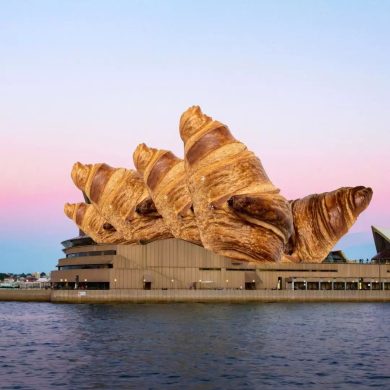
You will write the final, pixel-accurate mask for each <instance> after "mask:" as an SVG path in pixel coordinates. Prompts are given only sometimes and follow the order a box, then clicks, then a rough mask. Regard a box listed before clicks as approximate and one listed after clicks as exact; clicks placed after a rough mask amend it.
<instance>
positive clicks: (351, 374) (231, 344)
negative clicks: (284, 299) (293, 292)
mask: <svg viewBox="0 0 390 390" xmlns="http://www.w3.org/2000/svg"><path fill="white" fill-rule="evenodd" d="M389 334H390V305H389V304H381V303H372V304H367V303H349V304H348V303H338V304H335V303H333V304H328V303H326V304H280V303H278V304H245V305H237V304H235V305H234V304H218V305H212V304H169V305H168V304H165V305H164V304H159V305H158V304H156V305H154V304H153V305H152V304H150V305H140V304H138V305H132V304H129V305H123V304H122V305H60V304H50V303H19V302H0V388H2V389H8V388H10V389H13V388H15V389H16V388H19V389H37V388H43V389H47V388H53V387H62V388H67V389H68V388H69V389H71V388H72V389H82V388H86V389H87V388H88V389H89V388H100V389H129V388H130V389H131V388H137V389H148V388H150V389H161V388H162V389H164V388H173V389H176V388H177V389H231V388H234V389H241V388H249V389H251V388H252V389H271V388H272V389H281V388H285V389H313V388H314V389H322V388H323V389H327V388H331V389H348V388H351V389H352V388H353V389H365V388H370V387H378V388H382V389H390V342H389V341H390V336H389Z"/></svg>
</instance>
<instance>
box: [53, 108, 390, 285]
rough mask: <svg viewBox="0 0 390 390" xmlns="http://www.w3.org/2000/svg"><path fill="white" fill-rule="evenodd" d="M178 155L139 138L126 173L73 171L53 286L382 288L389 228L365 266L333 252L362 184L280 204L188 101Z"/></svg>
mask: <svg viewBox="0 0 390 390" xmlns="http://www.w3.org/2000/svg"><path fill="white" fill-rule="evenodd" d="M179 128H180V136H181V138H182V140H183V144H184V158H183V159H181V158H179V157H177V156H175V155H174V154H173V153H172V152H170V151H167V150H162V149H155V148H151V147H148V146H147V145H145V144H140V145H138V147H137V148H136V149H135V151H134V154H133V160H134V166H135V170H131V169H125V168H114V167H111V166H109V165H107V164H104V163H100V164H82V163H76V164H74V166H73V169H72V173H71V177H72V179H73V182H74V184H75V185H76V186H77V187H78V188H79V189H80V191H82V193H83V194H84V199H85V202H83V203H77V204H70V203H67V204H66V205H65V208H64V211H65V214H66V215H67V216H68V217H69V218H70V219H71V220H73V222H74V223H75V224H76V225H77V226H78V228H79V229H80V235H79V236H78V237H76V238H73V239H69V240H66V241H64V242H63V246H64V252H65V256H66V257H64V258H62V259H60V260H59V262H58V265H57V267H58V270H57V271H53V273H52V281H53V287H54V288H55V289H77V290H86V289H87V290H93V289H96V290H118V289H122V290H133V289H136V290H171V289H174V290H178V289H180V290H345V291H346V290H390V265H389V261H388V260H389V257H390V246H389V234H388V232H385V231H383V230H380V229H377V228H374V227H373V234H374V240H375V245H376V247H377V251H378V254H377V255H376V256H375V257H374V259H373V262H372V263H370V264H361V263H355V262H349V261H348V260H347V259H346V258H345V256H344V254H343V252H342V251H336V252H332V249H333V248H334V246H335V244H336V243H337V242H338V241H339V239H340V238H341V237H342V236H343V235H345V234H346V233H347V232H348V230H349V229H350V227H351V226H352V225H353V223H354V222H355V221H356V219H357V218H358V216H359V215H360V213H362V212H363V211H364V210H365V209H366V208H367V207H368V205H369V203H370V201H371V197H372V194H373V191H372V189H371V188H369V187H363V186H357V187H342V188H339V189H336V190H333V191H329V192H325V193H321V194H311V195H308V196H305V197H303V198H301V199H295V200H287V199H286V198H285V197H284V196H283V194H282V193H281V192H280V190H279V189H278V188H277V187H276V186H275V185H274V184H273V183H272V182H271V180H270V179H269V177H268V175H267V173H266V172H265V170H264V168H263V166H262V163H261V161H260V159H259V158H258V157H257V156H256V155H255V154H254V153H253V152H251V151H249V150H248V149H247V147H246V146H245V145H244V144H243V143H241V142H239V141H238V140H237V139H236V138H234V137H233V135H232V134H231V132H230V130H229V128H228V127H227V126H226V125H224V124H222V123H221V122H219V121H216V120H213V119H212V118H211V117H208V116H207V115H205V114H203V112H202V111H201V110H200V108H199V107H197V106H194V107H191V108H189V109H188V110H187V111H186V112H185V113H184V114H183V115H182V117H181V119H180V126H179Z"/></svg>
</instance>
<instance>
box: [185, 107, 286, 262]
mask: <svg viewBox="0 0 390 390" xmlns="http://www.w3.org/2000/svg"><path fill="white" fill-rule="evenodd" d="M180 135H181V137H182V139H183V141H184V149H185V168H186V172H187V178H188V187H189V190H190V193H191V197H192V200H193V204H194V206H195V207H194V209H195V214H196V218H197V221H198V227H199V231H200V234H201V238H202V242H203V244H204V246H205V247H206V248H208V249H210V250H212V251H214V252H216V253H219V254H221V255H225V256H228V257H234V258H239V259H244V260H248V261H278V260H279V259H280V257H281V254H282V252H283V250H284V245H285V244H286V243H287V242H288V239H289V237H290V235H291V233H292V215H291V210H290V206H289V204H288V202H287V201H286V200H285V199H284V198H283V197H282V196H281V195H279V190H278V189H277V188H276V187H275V186H274V185H273V184H272V182H271V181H270V180H269V178H268V176H267V174H266V173H265V171H264V169H263V167H262V164H261V162H260V160H259V159H258V158H257V157H256V156H255V155H254V154H253V153H252V152H250V151H248V150H247V148H246V147H245V145H244V144H242V143H241V142H239V141H237V140H235V138H234V137H233V136H232V135H231V133H230V131H229V130H228V128H227V127H226V126H225V125H223V124H222V123H221V122H218V121H214V120H212V118H210V117H208V116H206V115H204V114H203V113H202V111H201V110H200V108H199V107H191V108H190V109H188V110H187V111H186V112H185V113H184V114H183V115H182V117H181V120H180ZM241 195H245V197H246V199H247V200H249V199H251V202H252V203H253V204H257V205H258V208H257V209H256V210H252V207H249V205H248V204H247V205H246V206H245V207H243V205H242V199H243V198H241V201H240V202H239V203H240V207H238V203H237V202H236V200H238V199H239V198H235V197H237V196H241ZM229 199H232V200H231V201H230V203H231V204H236V205H237V208H236V209H235V208H234V207H231V206H230V205H229V203H228V201H229ZM261 205H263V206H264V207H266V208H267V209H268V211H269V212H268V213H267V212H265V211H264V212H261V211H260V208H261ZM255 211H256V212H255Z"/></svg>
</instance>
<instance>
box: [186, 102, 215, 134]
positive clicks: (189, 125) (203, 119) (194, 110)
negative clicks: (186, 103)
mask: <svg viewBox="0 0 390 390" xmlns="http://www.w3.org/2000/svg"><path fill="white" fill-rule="evenodd" d="M209 121H212V118H211V117H209V116H207V115H205V114H204V113H203V112H202V109H201V108H200V106H191V107H190V108H188V109H187V110H186V111H184V112H183V114H182V115H181V117H180V124H179V128H180V137H181V139H182V140H183V141H184V142H186V140H187V139H188V138H189V137H191V135H192V134H193V133H194V132H196V130H197V129H199V128H200V127H202V126H203V125H204V124H205V123H207V122H209Z"/></svg>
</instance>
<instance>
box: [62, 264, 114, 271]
mask: <svg viewBox="0 0 390 390" xmlns="http://www.w3.org/2000/svg"><path fill="white" fill-rule="evenodd" d="M102 268H106V269H107V268H112V264H75V265H59V266H58V271H65V270H69V269H102Z"/></svg>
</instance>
